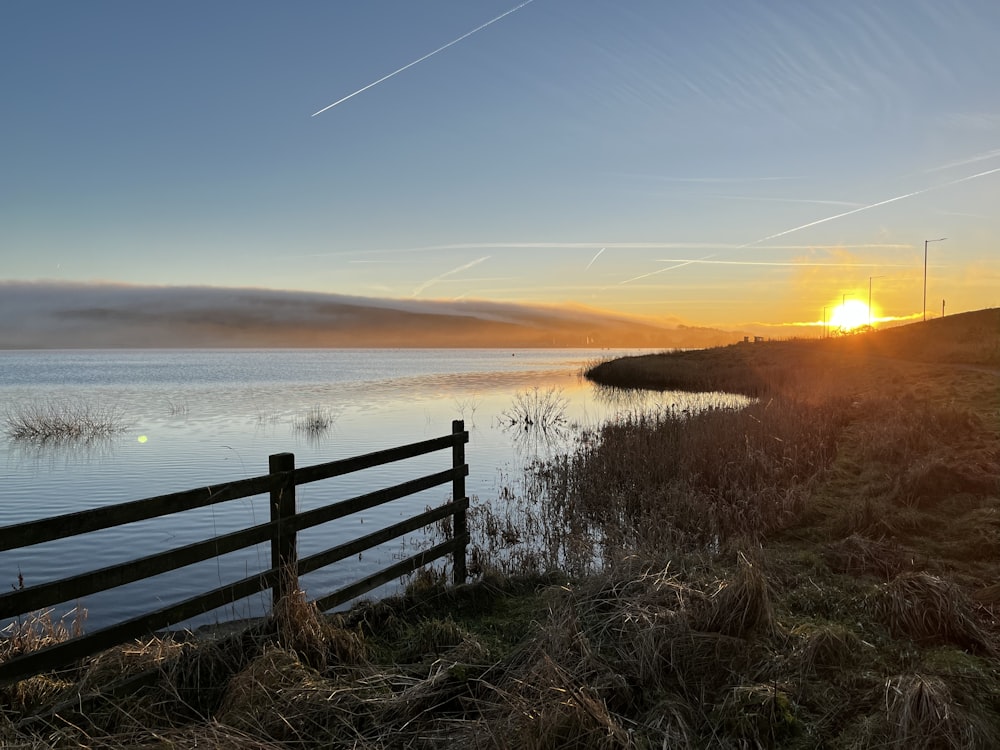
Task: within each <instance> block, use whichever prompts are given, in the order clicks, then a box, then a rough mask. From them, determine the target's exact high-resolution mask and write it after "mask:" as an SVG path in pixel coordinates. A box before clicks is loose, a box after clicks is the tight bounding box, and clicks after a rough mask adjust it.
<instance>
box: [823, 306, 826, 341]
mask: <svg viewBox="0 0 1000 750" xmlns="http://www.w3.org/2000/svg"><path fill="white" fill-rule="evenodd" d="M826 307H827V306H826V305H824V306H823V338H826Z"/></svg>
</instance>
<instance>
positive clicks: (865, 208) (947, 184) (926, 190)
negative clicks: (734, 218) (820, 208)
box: [745, 167, 1000, 247]
mask: <svg viewBox="0 0 1000 750" xmlns="http://www.w3.org/2000/svg"><path fill="white" fill-rule="evenodd" d="M995 172H1000V167H996V168H995V169H987V170H986V171H985V172H979V173H977V174H973V175H969V176H968V177H960V178H959V179H957V180H951V181H950V182H943V183H941V184H940V185H931V186H930V187H927V188H924V189H923V190H914V191H913V192H912V193H907V194H906V195H897V196H896V197H895V198H889V199H888V200H884V201H879V202H878V203H871V204H869V205H867V206H861V207H860V208H855V209H852V210H850V211H844V212H843V213H841V214H836V215H834V216H827V217H826V218H825V219H817V220H816V221H810V222H809V223H808V224H803V225H802V226H800V227H793V228H792V229H786V230H785V231H784V232H778V233H777V234H769V235H768V236H767V237H762V238H761V239H759V240H757V242H751V243H749V244H748V245H746V246H745V247H750V246H751V245H756V244H757V243H758V242H767V241H768V240H773V239H775V238H776V237H784V236H785V235H786V234H791V233H792V232H798V231H800V230H802V229H808V228H809V227H814V226H816V225H817V224H825V223H826V222H828V221H833V220H834V219H842V218H844V217H845V216H850V215H851V214H856V213H860V212H861V211H868V210H870V209H873V208H878V207H879V206H885V205H887V204H889V203H895V202H896V201H901V200H904V199H906V198H912V197H913V196H915V195H923V194H924V193H929V192H931V191H932V190H940V189H941V188H946V187H950V186H951V185H957V184H958V183H960V182H968V181H969V180H975V179H976V178H978V177H985V176H986V175H991V174H994V173H995Z"/></svg>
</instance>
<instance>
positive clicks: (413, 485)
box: [294, 466, 469, 531]
mask: <svg viewBox="0 0 1000 750" xmlns="http://www.w3.org/2000/svg"><path fill="white" fill-rule="evenodd" d="M296 471H298V470H296ZM458 472H464V473H465V474H468V473H469V467H468V466H461V467H458V468H455V469H445V470H444V471H439V472H437V473H436V474H428V475H426V476H423V477H419V478H417V479H411V480H409V481H407V482H402V483H401V484H396V485H393V486H392V487H386V488H385V489H381V490H376V491H375V492H369V493H367V494H364V495H358V496H357V497H352V498H350V499H349V500H342V501H340V502H339V503H332V504H330V505H324V506H323V507H321V508H314V509H313V510H307V511H306V512H304V513H299V514H297V515H296V516H295V522H294V528H295V531H302V530H303V529H308V528H311V527H313V526H319V525H320V524H321V523H327V522H329V521H335V520H337V519H338V518H344V517H345V516H349V515H352V514H353V513H358V512H360V511H363V510H368V509H369V508H374V507H376V506H378V505H383V504H385V503H387V502H390V501H391V500H398V499H399V498H401V497H408V496H409V495H414V494H416V493H417V492H422V491H423V490H429V489H431V488H433V487H437V486H439V485H442V484H445V483H447V482H450V481H453V480H454V477H455V475H456V473H458Z"/></svg>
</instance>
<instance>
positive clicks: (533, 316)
mask: <svg viewBox="0 0 1000 750" xmlns="http://www.w3.org/2000/svg"><path fill="white" fill-rule="evenodd" d="M742 336H743V334H742V333H736V332H727V331H720V330H716V329H709V328H697V327H691V326H684V325H678V324H677V323H676V321H675V322H673V323H672V324H664V325H658V324H654V323H650V322H649V321H645V320H639V319H633V318H627V317H625V316H621V315H615V314H611V313H604V312H600V311H595V310H590V309H586V308H579V307H542V306H528V305H515V304H505V303H497V302H486V301H473V300H461V301H449V302H442V301H430V300H413V299H408V300H395V299H374V298H368V297H350V296H346V295H337V294H320V293H310V292H291V291H279V290H270V289H235V288H224V287H158V286H133V285H125V284H113V283H89V284H85V283H60V282H0V348H3V349H25V348H45V349H61V348H175V347H190V348H199V347H317V348H322V347H570V346H575V347H601V346H613V347H650V348H657V347H662V348H668V347H704V346H717V345H720V344H725V343H730V342H732V341H737V340H740V339H742Z"/></svg>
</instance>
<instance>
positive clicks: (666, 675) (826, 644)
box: [0, 310, 1000, 749]
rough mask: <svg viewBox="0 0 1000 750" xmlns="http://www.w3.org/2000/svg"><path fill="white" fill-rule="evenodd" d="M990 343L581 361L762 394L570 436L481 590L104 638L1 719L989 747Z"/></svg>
mask: <svg viewBox="0 0 1000 750" xmlns="http://www.w3.org/2000/svg"><path fill="white" fill-rule="evenodd" d="M998 346H1000V316H998V311H995V310H989V311H983V312H981V313H976V314H970V315H967V316H953V317H951V318H945V319H943V320H936V321H932V322H931V323H928V324H926V325H923V324H921V325H914V326H908V327H904V328H900V329H894V330H892V331H884V332H879V333H876V334H872V335H865V336H858V337H846V338H841V339H830V340H824V341H790V342H767V343H758V344H745V345H738V346H732V347H725V348H720V349H714V350H707V351H698V352H681V353H675V354H667V355H654V356H650V357H640V358H627V359H623V360H617V361H615V362H611V363H605V364H602V365H599V366H597V367H595V368H594V369H593V371H592V373H591V377H593V378H594V379H595V380H598V381H599V382H604V383H607V384H609V386H614V387H618V388H623V387H637V386H641V387H655V388H688V389H693V390H705V389H719V390H726V391H733V392H739V393H745V394H749V395H753V396H755V397H757V399H758V400H757V402H756V403H754V404H753V405H751V406H749V407H747V408H744V409H739V410H735V409H733V410H728V409H712V410H707V411H704V412H699V413H695V414H689V413H676V412H674V411H671V410H669V409H665V410H662V411H660V412H652V413H651V412H642V413H638V412H637V413H634V414H632V415H629V416H626V417H623V418H622V419H620V420H618V421H616V422H614V423H611V424H608V425H605V426H603V427H601V428H600V429H598V430H596V431H595V432H592V433H587V434H583V435H581V436H580V440H579V443H578V445H577V447H576V449H575V450H573V451H571V452H570V453H568V454H567V455H564V456H560V457H558V458H555V459H553V460H551V461H547V462H544V463H542V464H539V465H537V466H536V467H534V470H533V473H532V481H531V482H529V483H527V484H526V486H525V490H524V493H523V496H517V497H513V496H511V497H509V498H504V499H506V500H508V501H509V502H508V503H507V504H506V507H507V508H508V510H507V511H506V515H504V514H503V513H502V512H500V511H497V510H494V511H490V510H488V509H487V507H486V505H485V504H481V505H478V506H476V507H477V510H476V511H475V512H474V513H473V514H472V518H471V521H472V522H473V525H474V533H475V548H474V550H473V551H472V554H471V555H470V563H471V567H472V568H473V569H474V570H475V571H476V580H475V582H473V583H471V584H469V585H466V586H463V587H460V588H458V589H454V588H448V587H445V586H443V585H442V584H441V579H440V578H439V577H437V576H435V575H433V574H428V575H425V576H422V577H420V578H418V579H415V580H414V581H413V582H412V584H411V586H410V588H409V591H408V594H407V595H406V596H403V597H400V598H398V599H394V600H388V601H385V602H380V603H377V604H372V605H369V606H365V607H358V608H356V609H354V610H352V611H351V612H350V613H347V614H345V615H339V616H336V617H332V618H324V617H320V616H318V615H317V613H315V612H313V611H312V610H311V609H310V608H309V607H308V606H307V605H305V604H304V602H303V601H302V600H301V599H300V598H297V597H293V598H292V599H290V600H289V601H288V602H286V603H285V604H284V605H283V606H282V607H281V608H280V609H279V612H278V614H277V616H276V617H275V618H274V619H272V620H271V621H269V622H267V623H264V624H263V625H261V626H260V627H258V628H256V629H255V630H253V631H248V632H246V633H242V634H236V635H230V636H226V637H224V638H220V639H217V640H214V641H211V642H205V641H204V640H201V641H199V640H184V639H178V640H170V639H150V640H149V641H148V642H145V643H142V644H134V645H131V646H129V647H126V648H121V649H116V650H115V651H113V652H109V653H107V654H105V655H102V656H100V657H97V658H95V659H93V660H92V661H90V662H88V663H87V664H84V665H81V666H80V668H79V669H77V670H74V671H72V672H68V673H66V674H60V675H46V676H42V677H39V678H35V679H33V680H28V681H25V682H22V683H20V684H19V685H17V686H14V687H10V688H4V689H0V704H2V705H4V706H6V709H5V712H4V718H3V722H4V724H3V726H0V740H2V741H3V742H4V743H5V744H6V745H7V746H18V745H20V746H27V747H32V746H34V747H50V746H63V747H83V746H86V747H123V746H127V747H144V748H153V747H157V748H167V747H173V748H186V747H195V746H214V747H234V748H235V747H251V748H299V747H343V748H348V747H351V748H381V747H399V748H424V747H426V748H432V747H433V748H436V747H456V748H457V747H463V748H464V747H480V748H636V749H645V748H663V747H668V748H674V747H679V748H684V747H723V748H753V747H792V748H813V747H830V748H876V747H899V748H939V747H940V748H950V747H953V748H967V747H972V748H976V747H981V748H990V747H997V746H1000V666H998V661H997V655H998V654H997V652H998V648H1000V640H998V636H1000V630H998V624H997V619H996V616H997V612H998V607H1000V377H998V373H997V370H996V367H997V365H998V362H997V352H998ZM46 628H48V632H52V631H53V628H52V626H51V623H49V624H48V625H46V624H45V623H44V622H42V623H39V624H38V629H39V630H41V631H46ZM63 635H64V634H60V633H57V632H56V633H53V635H52V637H62V636H63ZM7 643H8V644H14V643H15V642H14V641H8V642H7ZM16 643H18V644H20V645H19V646H18V648H31V647H32V645H33V643H36V642H35V641H32V639H31V638H21V639H20V640H18V641H16ZM2 657H3V654H2V653H0V658H2ZM147 669H151V670H152V672H151V673H150V674H151V675H152V676H151V677H150V678H149V680H148V681H147V683H146V684H145V686H144V687H142V688H141V689H135V690H132V691H130V692H129V693H128V694H127V695H123V696H119V697H118V698H115V699H113V700H107V699H102V700H99V701H95V702H91V703H86V702H81V701H80V700H79V698H78V695H79V694H80V693H81V692H83V693H87V692H88V691H89V690H91V689H92V688H93V687H95V686H97V685H100V684H104V683H107V682H109V681H110V680H111V679H112V677H115V676H118V675H120V674H122V673H126V674H129V673H132V672H141V671H143V670H147ZM53 705H60V706H62V708H60V710H58V711H57V712H56V713H55V715H53V713H52V712H51V710H50V709H51V707H52V706H53ZM39 712H41V718H39V719H37V720H33V721H32V720H29V719H26V717H30V716H31V715H33V714H37V713H39Z"/></svg>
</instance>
